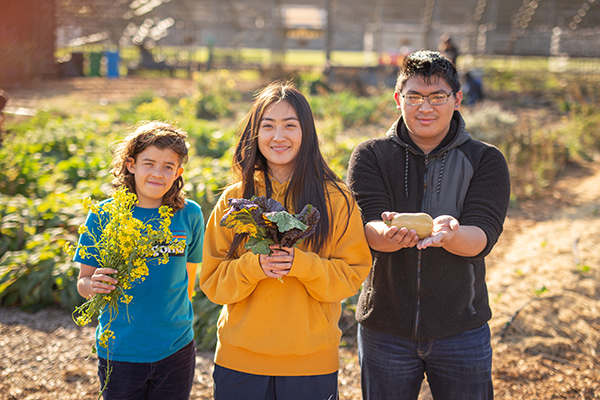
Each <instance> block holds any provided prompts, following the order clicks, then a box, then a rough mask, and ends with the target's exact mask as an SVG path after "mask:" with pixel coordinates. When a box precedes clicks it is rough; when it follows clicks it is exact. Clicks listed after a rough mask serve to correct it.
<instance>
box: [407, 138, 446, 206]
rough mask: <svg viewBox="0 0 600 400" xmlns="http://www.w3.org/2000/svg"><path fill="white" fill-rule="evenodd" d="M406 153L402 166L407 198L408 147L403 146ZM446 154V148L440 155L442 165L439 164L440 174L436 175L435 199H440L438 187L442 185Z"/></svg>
mask: <svg viewBox="0 0 600 400" xmlns="http://www.w3.org/2000/svg"><path fill="white" fill-rule="evenodd" d="M404 151H405V153H406V163H405V166H404V193H405V194H406V198H407V199H408V147H405V148H404ZM447 155H448V150H446V151H445V152H444V155H443V156H442V165H441V166H440V175H439V176H438V183H437V188H436V195H437V201H440V189H441V187H442V177H443V176H444V167H445V166H446V156H447Z"/></svg>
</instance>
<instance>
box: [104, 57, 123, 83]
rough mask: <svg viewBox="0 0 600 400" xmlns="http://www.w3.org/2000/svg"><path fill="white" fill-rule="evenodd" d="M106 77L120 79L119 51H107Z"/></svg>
mask: <svg viewBox="0 0 600 400" xmlns="http://www.w3.org/2000/svg"><path fill="white" fill-rule="evenodd" d="M104 55H105V56H106V77H107V78H118V77H119V61H120V57H119V52H118V51H106V52H104Z"/></svg>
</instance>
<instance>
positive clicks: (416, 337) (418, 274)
mask: <svg viewBox="0 0 600 400" xmlns="http://www.w3.org/2000/svg"><path fill="white" fill-rule="evenodd" d="M428 175H429V156H425V176H424V179H423V203H422V204H421V210H423V211H424V210H425V204H426V198H427V176H428ZM420 314H421V250H418V256H417V312H416V314H415V335H414V339H415V340H418V338H419V317H420Z"/></svg>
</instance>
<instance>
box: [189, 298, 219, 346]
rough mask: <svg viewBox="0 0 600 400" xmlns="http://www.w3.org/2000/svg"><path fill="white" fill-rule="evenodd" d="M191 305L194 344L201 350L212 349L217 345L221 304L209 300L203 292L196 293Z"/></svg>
mask: <svg viewBox="0 0 600 400" xmlns="http://www.w3.org/2000/svg"><path fill="white" fill-rule="evenodd" d="M192 306H193V308H194V323H193V329H194V336H195V338H196V346H198V348H199V349H201V350H213V349H214V348H215V346H216V345H217V321H218V319H219V315H220V314H221V309H222V306H220V305H218V304H215V303H213V302H211V301H210V300H209V299H208V297H206V295H205V294H204V293H203V292H197V293H196V295H195V296H194V299H193V302H192Z"/></svg>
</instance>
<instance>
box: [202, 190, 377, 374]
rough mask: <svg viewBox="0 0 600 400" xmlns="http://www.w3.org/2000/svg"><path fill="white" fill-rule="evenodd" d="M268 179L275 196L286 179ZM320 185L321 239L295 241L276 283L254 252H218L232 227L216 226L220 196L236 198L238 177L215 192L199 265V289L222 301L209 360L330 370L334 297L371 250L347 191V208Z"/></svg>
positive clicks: (256, 367)
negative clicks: (319, 243) (324, 206)
mask: <svg viewBox="0 0 600 400" xmlns="http://www.w3.org/2000/svg"><path fill="white" fill-rule="evenodd" d="M255 182H256V183H257V186H258V189H257V190H258V191H259V193H258V195H259V196H261V195H263V196H264V195H265V189H264V185H261V184H260V183H259V181H258V180H256V181H255ZM271 184H272V187H273V198H274V199H275V200H277V201H279V202H280V203H283V194H284V191H285V188H286V185H287V183H285V184H280V183H279V182H277V180H275V179H271ZM342 186H343V185H342ZM345 189H346V188H345ZM328 190H329V196H330V200H329V201H330V203H331V207H330V210H329V212H330V219H331V224H330V226H331V227H330V236H329V238H328V239H329V240H327V242H326V243H325V246H323V249H322V250H321V252H320V253H319V254H316V253H313V252H311V251H309V250H308V249H307V248H306V246H305V245H304V244H300V245H299V246H298V247H297V248H296V250H295V256H294V262H293V264H292V269H291V270H290V272H289V274H288V275H287V276H285V277H284V278H283V283H281V282H279V281H278V280H276V279H273V278H268V277H267V276H266V275H265V274H264V272H263V270H262V268H261V266H260V263H259V256H258V255H255V254H253V253H252V252H250V251H248V250H246V249H244V248H243V247H242V246H240V249H239V250H238V252H239V253H241V256H240V257H239V258H233V259H227V258H225V256H226V254H227V251H228V250H229V247H230V245H231V242H232V241H233V237H234V233H233V231H232V230H231V229H228V228H225V227H222V226H220V221H221V218H222V217H223V215H224V214H225V213H226V212H227V210H228V208H229V207H228V205H227V200H228V199H229V198H240V197H242V192H241V184H235V185H232V186H230V187H229V188H228V189H227V190H226V191H225V192H224V193H223V195H222V196H221V198H220V199H219V201H218V203H217V205H216V206H215V208H214V210H213V212H212V214H211V216H210V219H209V221H208V226H207V227H206V232H205V236H204V237H205V240H204V253H203V262H202V269H201V272H200V285H201V288H202V290H203V291H204V293H205V294H206V296H207V297H208V298H209V299H210V300H211V301H213V302H214V303H217V304H224V305H225V306H224V307H223V310H222V312H221V316H220V317H219V322H218V323H217V328H218V338H219V341H218V344H217V350H216V354H215V363H216V364H218V365H220V366H222V367H225V368H229V369H233V370H236V371H240V372H246V373H250V374H255V375H272V376H302V375H324V374H330V373H333V372H335V371H337V370H338V367H339V366H338V361H339V358H338V347H339V343H340V337H341V334H342V333H341V330H340V329H339V327H338V322H339V318H340V314H341V303H340V302H341V300H343V299H345V298H347V297H350V296H352V295H354V294H356V292H357V291H358V288H359V287H360V285H361V284H362V282H363V280H364V279H365V278H366V277H367V274H368V273H369V270H370V268H371V252H370V250H369V246H368V245H367V241H366V239H365V234H364V229H363V224H362V220H361V217H360V213H359V209H358V206H357V205H356V203H355V201H354V199H353V198H352V196H351V194H350V193H349V192H346V196H347V197H348V200H349V202H350V207H351V208H350V210H348V207H347V205H346V202H345V200H344V196H343V195H342V194H341V193H340V192H339V190H337V189H336V188H335V187H334V186H333V185H332V184H329V186H328ZM346 190H347V189H346ZM331 210H333V212H332V211H331ZM291 211H292V212H293V210H291ZM348 212H350V220H349V223H348V224H347V221H348Z"/></svg>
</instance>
